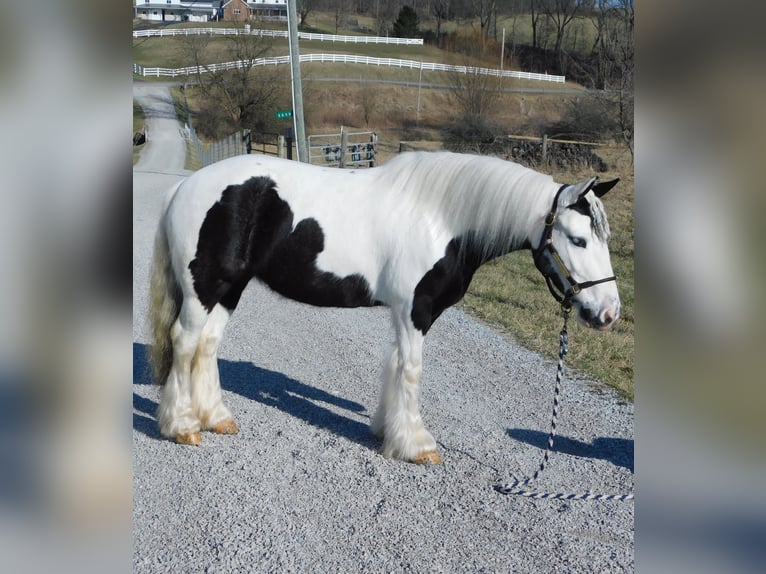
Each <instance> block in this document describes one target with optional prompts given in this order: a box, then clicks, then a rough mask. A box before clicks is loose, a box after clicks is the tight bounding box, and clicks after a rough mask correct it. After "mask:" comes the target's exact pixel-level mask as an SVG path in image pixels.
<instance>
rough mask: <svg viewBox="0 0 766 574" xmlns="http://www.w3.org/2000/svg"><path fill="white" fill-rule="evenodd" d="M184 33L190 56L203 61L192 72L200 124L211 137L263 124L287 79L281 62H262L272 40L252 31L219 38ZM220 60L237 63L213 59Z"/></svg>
mask: <svg viewBox="0 0 766 574" xmlns="http://www.w3.org/2000/svg"><path fill="white" fill-rule="evenodd" d="M185 38H186V40H185V44H184V48H185V51H186V54H187V57H188V58H189V59H190V60H191V61H192V62H193V63H194V65H195V66H197V67H198V71H197V72H196V73H195V74H194V75H193V76H194V77H193V78H192V79H193V80H194V83H195V84H196V85H197V88H198V90H199V93H200V105H199V107H200V118H199V120H200V121H198V129H199V130H201V131H202V132H203V133H205V134H206V135H208V136H211V137H220V136H223V135H227V134H229V133H231V132H233V131H236V130H238V129H243V128H249V129H263V128H264V127H265V126H266V125H267V124H268V123H269V119H270V117H271V113H272V112H273V110H274V107H275V102H276V100H277V99H278V97H279V96H280V95H281V93H282V92H283V89H284V85H285V84H284V81H283V78H282V76H283V74H282V73H280V71H279V68H278V67H276V66H262V65H259V60H260V59H261V58H263V57H264V56H266V55H267V53H268V51H269V49H270V47H271V42H272V40H271V39H270V38H266V37H265V36H260V35H253V34H237V35H231V36H224V37H222V38H221V37H218V38H217V39H216V42H215V43H213V42H212V40H211V39H210V37H206V36H203V35H195V36H186V37H185ZM221 61H226V62H238V64H237V65H236V67H233V69H229V70H225V69H221V68H220V67H218V66H215V65H214V64H215V63H220V62H221Z"/></svg>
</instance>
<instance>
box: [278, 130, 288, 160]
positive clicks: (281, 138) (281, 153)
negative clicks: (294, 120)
mask: <svg viewBox="0 0 766 574" xmlns="http://www.w3.org/2000/svg"><path fill="white" fill-rule="evenodd" d="M277 157H281V158H285V157H287V156H286V154H285V136H283V135H281V134H280V135H279V136H277Z"/></svg>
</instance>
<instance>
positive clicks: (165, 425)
mask: <svg viewBox="0 0 766 574" xmlns="http://www.w3.org/2000/svg"><path fill="white" fill-rule="evenodd" d="M207 318H208V313H207V311H206V310H205V308H204V307H203V306H202V304H201V303H200V301H199V299H197V298H196V297H185V298H184V302H183V305H182V306H181V312H180V314H179V316H178V319H177V320H176V322H175V323H174V324H173V327H172V328H171V339H172V341H173V365H172V367H171V369H170V374H169V375H168V378H167V382H166V383H165V386H164V387H163V389H162V399H161V400H160V406H159V408H158V409H157V418H158V420H159V423H160V432H161V433H162V434H163V435H164V436H166V437H169V438H175V439H176V440H177V441H178V442H180V443H184V444H199V443H200V442H201V440H202V437H201V435H200V430H201V424H200V420H199V418H198V416H197V413H196V412H195V410H194V407H193V405H192V395H191V374H192V373H191V371H192V369H191V367H192V359H193V358H194V355H195V353H196V351H197V345H198V344H199V340H200V335H201V334H202V330H203V328H204V327H205V323H206V322H207Z"/></svg>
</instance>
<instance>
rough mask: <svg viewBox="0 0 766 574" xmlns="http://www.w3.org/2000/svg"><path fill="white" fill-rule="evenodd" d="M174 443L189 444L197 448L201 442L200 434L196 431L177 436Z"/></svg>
mask: <svg viewBox="0 0 766 574" xmlns="http://www.w3.org/2000/svg"><path fill="white" fill-rule="evenodd" d="M176 442H177V443H179V444H190V445H192V446H197V445H198V444H200V443H201V442H202V433H200V432H199V431H196V432H184V433H180V434H177V435H176Z"/></svg>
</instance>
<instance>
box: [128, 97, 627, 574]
mask: <svg viewBox="0 0 766 574" xmlns="http://www.w3.org/2000/svg"><path fill="white" fill-rule="evenodd" d="M135 93H136V94H137V95H140V96H141V98H140V99H139V101H140V102H141V104H142V105H145V106H147V108H151V109H155V113H154V114H148V116H149V117H148V121H149V122H150V127H149V129H150V138H151V139H150V144H149V145H148V146H147V149H146V151H145V152H144V153H148V152H149V150H151V149H152V146H153V147H154V149H153V150H152V152H151V155H150V156H147V158H144V157H142V159H141V161H140V162H139V164H138V165H137V166H136V169H135V170H134V205H133V217H134V219H133V229H134V255H133V257H134V259H133V277H134V311H133V312H134V327H133V337H134V338H133V341H134V343H133V346H134V381H133V407H134V410H133V452H134V532H133V534H134V558H133V560H134V561H133V564H134V571H135V572H152V573H154V572H184V573H185V572H321V573H324V572H354V573H355V572H459V573H463V572H521V573H525V572H530V573H532V572H535V573H536V572H577V573H581V572H632V571H633V570H634V560H633V505H632V503H621V502H562V501H553V500H541V501H534V500H527V499H522V498H519V497H512V496H503V495H500V494H497V493H496V492H495V491H494V490H493V489H492V485H493V484H495V483H496V482H498V481H503V482H505V481H508V480H510V479H511V478H512V477H514V476H515V477H519V478H521V477H523V476H526V475H528V474H531V473H532V472H533V471H534V470H535V468H536V466H537V465H538V463H539V460H540V457H541V456H542V453H543V449H544V447H545V442H546V437H547V431H548V425H549V418H550V406H551V400H552V392H553V382H554V374H555V364H554V363H552V362H550V361H547V360H544V359H543V358H542V357H541V356H539V355H538V354H536V353H533V352H530V351H528V350H526V349H523V348H521V347H520V346H518V345H517V344H516V343H514V342H513V341H511V340H509V339H508V338H507V337H504V336H501V335H500V334H498V333H496V332H495V331H493V330H492V329H490V328H488V327H486V326H484V325H482V324H480V323H478V322H477V321H475V320H473V319H471V318H469V317H468V316H466V315H465V314H463V313H462V312H460V311H458V310H454V309H452V310H449V311H447V312H446V313H445V314H444V315H443V316H442V318H441V319H440V320H439V321H437V322H436V324H435V325H434V327H433V329H432V330H431V331H430V333H429V336H428V337H427V338H426V345H425V353H424V375H423V392H422V414H423V417H424V419H425V422H426V425H427V426H428V428H429V429H430V430H431V432H432V433H433V435H434V437H435V438H436V439H437V441H438V442H439V444H440V450H441V454H442V457H443V459H444V462H443V464H441V465H438V466H415V465H412V464H407V463H403V462H398V461H394V460H387V459H385V458H383V457H382V456H381V455H380V454H379V453H378V448H379V443H378V441H377V439H375V438H374V437H373V436H372V434H371V433H370V431H369V429H368V424H369V419H370V414H371V413H372V412H373V409H374V408H375V406H376V404H377V400H378V389H379V384H378V372H379V368H380V366H381V364H382V358H383V355H384V352H385V350H386V349H387V347H388V345H389V344H390V343H391V342H392V341H393V338H394V336H393V331H392V330H391V328H390V326H389V318H388V313H387V310H386V309H384V308H373V309H358V310H346V309H318V308H313V307H309V306H304V305H301V304H298V303H294V302H292V301H288V300H285V299H282V298H280V297H279V296H276V295H274V294H273V293H271V292H269V291H268V290H266V289H264V288H262V287H260V286H258V285H250V287H248V289H247V290H246V291H245V293H244V295H243V297H242V300H241V302H240V305H239V307H238V309H237V311H236V312H235V314H234V316H233V318H232V320H231V321H230V323H229V325H228V327H227V332H226V337H225V339H224V342H223V343H222V345H221V349H220V371H221V378H222V386H223V389H224V397H225V400H226V402H227V404H228V406H229V407H230V408H231V410H232V412H233V413H234V416H235V420H236V422H237V424H238V425H239V428H240V432H239V434H237V435H233V436H219V435H214V434H211V433H204V435H203V443H202V445H201V446H198V447H188V446H181V445H177V444H174V443H172V442H170V441H168V440H164V439H163V438H161V437H160V436H159V434H158V430H157V424H156V421H155V418H154V411H155V409H156V407H157V403H158V400H159V389H158V388H157V387H153V386H151V385H150V383H149V379H148V375H147V366H146V361H145V359H144V353H145V351H146V346H147V342H148V340H149V330H148V324H147V321H146V310H147V304H148V282H149V281H148V274H149V267H150V260H151V245H152V240H153V236H154V232H155V228H156V224H157V220H158V217H159V209H160V206H161V204H162V196H163V193H164V191H165V190H166V189H167V188H168V187H170V185H171V184H172V183H173V182H175V181H178V179H179V178H180V177H181V176H182V174H183V172H182V168H183V156H182V155H181V160H180V164H179V160H178V151H177V150H178V147H179V140H180V137H179V135H178V127H179V126H178V124H177V123H175V121H174V120H173V118H172V114H169V112H168V109H167V107H163V106H166V105H167V98H166V97H165V94H166V93H167V89H166V88H153V87H151V86H150V85H149V86H147V85H144V86H140V87H137V88H135ZM153 106H158V108H154V107H153ZM173 134H175V135H173ZM180 143H181V150H183V149H184V148H183V146H182V142H180ZM165 146H167V147H165ZM166 150H167V151H166ZM554 304H555V303H554V302H553V301H551V305H552V306H553V305H554ZM578 332H579V329H578V328H575V327H572V328H571V330H570V344H571V345H573V346H575V345H577V344H578ZM551 345H552V346H555V345H557V341H551ZM562 400H563V406H562V408H561V411H560V416H559V434H560V438H559V439H558V442H557V445H556V447H555V450H556V452H554V453H553V455H552V459H551V462H550V464H549V466H548V469H547V470H546V472H545V473H544V474H543V476H542V477H541V479H540V481H539V483H538V486H539V487H540V488H541V489H545V490H556V491H559V490H566V491H573V492H580V491H584V490H588V489H590V490H593V491H605V492H619V491H626V490H632V489H633V406H632V405H631V404H625V403H623V402H621V401H620V400H619V399H618V398H617V397H615V395H614V394H612V393H611V392H609V391H606V390H604V389H603V388H601V387H599V386H598V385H595V384H592V383H589V382H588V381H586V380H583V379H580V378H577V377H575V376H574V375H572V376H571V377H567V380H566V382H565V384H564V390H563V399H562Z"/></svg>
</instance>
